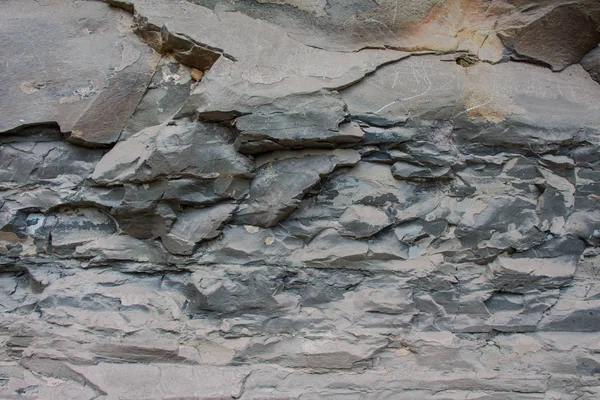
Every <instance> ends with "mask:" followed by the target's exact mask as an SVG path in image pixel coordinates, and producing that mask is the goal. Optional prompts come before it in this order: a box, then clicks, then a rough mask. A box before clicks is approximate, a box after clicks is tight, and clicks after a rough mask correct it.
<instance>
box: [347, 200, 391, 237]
mask: <svg viewBox="0 0 600 400" xmlns="http://www.w3.org/2000/svg"><path fill="white" fill-rule="evenodd" d="M339 222H340V225H342V228H343V229H341V230H340V233H341V234H342V235H344V236H352V237H354V238H357V239H358V238H366V237H369V236H372V235H374V234H376V233H377V232H379V231H380V230H382V229H383V228H385V227H387V226H389V225H390V224H391V223H392V221H391V219H390V217H389V216H388V215H387V213H386V212H384V211H381V210H378V209H377V208H375V207H369V206H363V205H354V206H350V207H348V208H347V209H346V211H345V212H344V213H343V214H342V215H341V217H340V219H339Z"/></svg>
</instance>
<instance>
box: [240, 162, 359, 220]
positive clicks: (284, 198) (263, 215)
mask: <svg viewBox="0 0 600 400" xmlns="http://www.w3.org/2000/svg"><path fill="white" fill-rule="evenodd" d="M358 159H359V158H356V159H355V160H354V162H358ZM347 162H348V161H347V160H345V157H344V155H342V159H338V157H337V156H336V155H335V152H332V154H330V155H327V154H324V155H308V156H304V157H301V158H287V159H284V160H281V161H275V162H272V163H267V164H265V165H263V166H262V167H260V168H259V169H258V170H257V172H256V177H255V178H254V180H253V181H252V183H251V184H250V193H249V197H248V199H247V202H246V203H245V204H243V205H241V206H240V208H239V210H238V211H237V212H236V216H235V219H234V221H235V222H236V223H241V224H247V225H256V226H261V227H270V226H274V225H276V224H277V223H278V222H280V221H281V220H282V219H283V218H285V217H286V216H287V215H289V213H291V212H292V211H293V210H294V209H295V208H296V207H298V205H299V204H300V201H301V200H302V197H303V196H304V194H305V193H306V192H308V191H309V190H310V189H311V188H312V187H313V186H315V185H316V184H317V183H319V182H320V180H321V177H322V176H324V175H327V174H328V173H330V172H331V171H333V170H334V169H335V168H336V166H337V165H338V164H342V165H348V164H347Z"/></svg>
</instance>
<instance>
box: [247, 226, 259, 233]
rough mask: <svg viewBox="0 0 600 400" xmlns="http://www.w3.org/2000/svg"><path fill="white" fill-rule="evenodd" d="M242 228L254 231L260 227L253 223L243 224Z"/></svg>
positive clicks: (250, 231)
mask: <svg viewBox="0 0 600 400" xmlns="http://www.w3.org/2000/svg"><path fill="white" fill-rule="evenodd" d="M244 229H246V232H249V233H256V232H258V230H259V229H260V228H259V227H258V226H254V225H244Z"/></svg>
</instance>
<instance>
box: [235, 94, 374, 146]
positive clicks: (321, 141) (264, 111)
mask: <svg viewBox="0 0 600 400" xmlns="http://www.w3.org/2000/svg"><path fill="white" fill-rule="evenodd" d="M347 114H348V112H347V111H346V105H345V104H344V102H343V101H342V100H341V99H340V97H339V96H334V95H332V94H331V93H327V92H326V91H321V92H320V93H316V94H311V95H297V96H289V97H285V98H283V99H279V100H277V101H275V102H274V103H273V104H270V105H267V106H264V107H261V108H259V109H258V110H256V111H255V112H253V113H252V114H249V115H244V116H242V117H239V118H237V119H236V120H235V126H236V128H237V129H238V130H239V131H240V134H239V136H238V138H237V139H236V142H235V144H236V148H237V149H238V151H240V152H241V153H260V152H265V151H270V150H278V149H282V148H300V147H313V148H315V147H317V148H318V147H321V148H322V147H325V148H332V147H335V146H340V145H353V144H357V143H358V142H359V141H360V140H361V138H362V136H363V135H364V133H363V132H362V130H361V129H360V127H359V126H358V125H356V124H354V123H344V122H343V121H344V118H345V117H346V116H347Z"/></svg>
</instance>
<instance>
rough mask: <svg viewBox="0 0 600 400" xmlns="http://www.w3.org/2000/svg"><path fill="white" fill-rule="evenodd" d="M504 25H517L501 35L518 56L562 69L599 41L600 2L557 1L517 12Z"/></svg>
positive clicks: (505, 30) (578, 58) (591, 0)
mask: <svg viewBox="0 0 600 400" xmlns="http://www.w3.org/2000/svg"><path fill="white" fill-rule="evenodd" d="M548 3H550V2H548ZM534 7H536V6H534ZM504 24H506V25H508V26H510V25H516V26H514V27H509V28H506V29H504V30H503V31H502V32H500V38H501V39H502V41H503V43H504V44H505V46H507V47H508V48H509V49H512V50H513V51H514V52H515V53H516V56H517V57H518V58H522V59H524V60H532V61H534V62H541V63H544V64H547V65H549V66H550V67H551V68H552V70H554V71H562V70H563V69H565V68H566V67H568V66H569V65H571V64H576V63H578V62H579V60H581V58H582V57H583V56H584V55H585V54H586V53H587V52H588V51H590V50H591V49H592V48H594V47H595V46H597V45H598V42H600V4H599V3H598V2H597V1H594V0H588V1H580V2H568V3H565V4H560V2H556V3H555V4H552V5H551V6H549V7H546V8H545V9H544V8H542V10H541V11H540V12H538V13H527V12H524V13H517V14H515V16H514V17H513V20H512V21H511V19H510V18H509V19H508V20H506V21H505V22H504ZM506 25H505V26H506Z"/></svg>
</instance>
